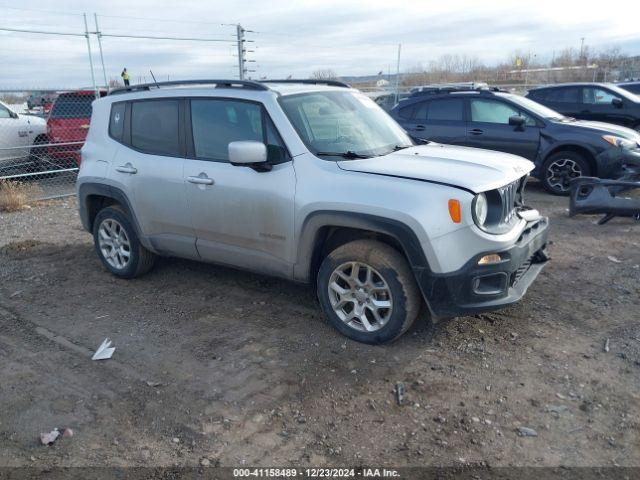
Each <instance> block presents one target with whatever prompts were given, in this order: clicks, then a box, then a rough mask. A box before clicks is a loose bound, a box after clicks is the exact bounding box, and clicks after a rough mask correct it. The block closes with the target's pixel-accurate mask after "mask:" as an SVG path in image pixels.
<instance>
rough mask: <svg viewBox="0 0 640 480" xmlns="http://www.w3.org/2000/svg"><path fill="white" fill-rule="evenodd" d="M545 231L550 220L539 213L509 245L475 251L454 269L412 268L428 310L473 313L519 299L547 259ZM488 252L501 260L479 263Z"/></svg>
mask: <svg viewBox="0 0 640 480" xmlns="http://www.w3.org/2000/svg"><path fill="white" fill-rule="evenodd" d="M548 234H549V221H548V219H547V218H546V217H541V218H540V219H539V220H537V221H532V222H529V224H527V227H526V228H525V229H524V231H523V232H522V234H521V235H520V237H519V239H518V241H517V242H516V243H515V245H513V246H512V247H510V248H508V249H506V250H501V251H499V252H484V253H480V254H478V255H474V256H473V258H471V259H470V260H469V261H468V262H467V263H466V264H465V265H464V266H463V267H462V268H461V269H460V270H458V271H456V272H452V273H447V274H435V273H433V272H429V271H427V270H426V269H422V270H420V271H415V273H416V278H417V280H418V284H419V286H420V289H421V290H422V294H423V296H424V298H425V300H426V302H427V305H428V306H429V309H430V311H431V314H432V315H433V316H434V317H436V318H448V317H458V316H462V315H473V314H476V313H480V312H485V311H490V310H497V309H499V308H502V307H505V306H507V305H510V304H512V303H515V302H517V301H519V300H520V299H521V298H522V297H523V296H524V294H525V292H526V291H527V288H529V286H530V285H531V284H532V283H533V281H534V280H535V279H536V277H537V276H538V274H539V273H540V271H541V270H542V268H543V267H544V266H545V265H546V263H547V261H548V260H549V257H548V255H547V251H546V247H547V243H548ZM487 253H498V254H499V255H500V257H501V260H500V261H499V262H497V263H493V264H489V265H483V264H480V263H479V261H480V259H481V258H482V257H484V256H485V255H487Z"/></svg>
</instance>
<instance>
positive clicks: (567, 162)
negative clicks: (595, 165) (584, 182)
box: [547, 158, 582, 192]
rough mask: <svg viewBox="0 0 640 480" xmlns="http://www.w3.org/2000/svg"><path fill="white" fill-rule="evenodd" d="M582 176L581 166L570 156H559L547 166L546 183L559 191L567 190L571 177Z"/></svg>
mask: <svg viewBox="0 0 640 480" xmlns="http://www.w3.org/2000/svg"><path fill="white" fill-rule="evenodd" d="M581 176H582V168H580V165H579V164H578V162H576V161H575V160H572V159H571V158H559V159H558V160H555V161H554V162H552V163H551V164H550V165H549V167H547V183H548V184H549V186H550V187H551V188H553V189H554V190H557V191H560V192H566V191H568V190H569V187H570V182H571V179H573V178H578V177H581Z"/></svg>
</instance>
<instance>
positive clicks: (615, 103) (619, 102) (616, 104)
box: [611, 98, 624, 108]
mask: <svg viewBox="0 0 640 480" xmlns="http://www.w3.org/2000/svg"><path fill="white" fill-rule="evenodd" d="M611 105H613V106H614V107H616V108H622V105H624V104H623V103H622V100H621V99H619V98H613V99H612V100H611Z"/></svg>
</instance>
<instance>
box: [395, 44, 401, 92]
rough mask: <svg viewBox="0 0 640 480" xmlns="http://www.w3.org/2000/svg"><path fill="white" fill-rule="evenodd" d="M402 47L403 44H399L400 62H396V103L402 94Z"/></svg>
mask: <svg viewBox="0 0 640 480" xmlns="http://www.w3.org/2000/svg"><path fill="white" fill-rule="evenodd" d="M401 49H402V44H401V43H399V44H398V63H397V64H396V103H398V98H399V95H400V91H399V89H400V50H401Z"/></svg>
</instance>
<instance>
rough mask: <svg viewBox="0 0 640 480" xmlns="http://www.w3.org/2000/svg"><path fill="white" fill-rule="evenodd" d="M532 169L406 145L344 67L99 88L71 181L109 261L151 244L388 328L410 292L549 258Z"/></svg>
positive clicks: (365, 330) (427, 296)
mask: <svg viewBox="0 0 640 480" xmlns="http://www.w3.org/2000/svg"><path fill="white" fill-rule="evenodd" d="M532 169H533V164H532V163H531V162H529V161H527V160H524V159H522V158H520V157H517V156H513V155H508V154H504V153H498V152H493V151H486V150H479V149H474V148H465V147H457V146H449V145H440V144H435V143H428V144H419V143H418V142H417V141H414V140H413V139H412V138H410V137H409V136H408V135H407V134H406V133H405V132H404V131H403V130H402V128H401V127H400V126H398V124H397V123H395V122H394V121H393V120H392V119H391V118H390V117H389V116H388V115H387V114H386V113H385V112H383V111H382V110H381V109H380V108H379V107H378V106H377V105H376V104H375V103H374V102H373V101H372V100H370V99H369V98H368V97H366V96H365V95H363V94H362V93H360V92H359V91H357V90H354V89H352V88H349V86H348V85H345V84H342V83H340V82H312V81H304V80H303V81H291V80H287V81H267V82H252V81H236V80H207V81H185V82H166V83H159V84H150V85H137V86H132V87H127V88H125V89H120V90H115V91H112V92H111V93H110V94H109V95H108V96H106V97H104V98H102V99H100V100H96V101H95V102H94V104H93V115H92V118H91V128H90V130H89V134H88V137H87V141H86V143H85V145H84V147H83V148H82V164H81V167H80V173H79V177H78V197H79V205H80V215H81V217H82V222H83V224H84V227H85V228H86V229H87V230H88V231H89V232H92V233H93V237H94V241H95V247H96V251H97V253H98V256H99V257H100V259H101V261H102V263H103V264H104V266H105V267H106V268H107V269H108V270H109V271H110V272H111V273H113V274H114V275H117V276H119V277H124V278H133V277H136V276H138V275H141V274H143V273H145V272H147V271H148V270H149V269H151V267H152V266H153V263H154V260H155V258H156V256H158V255H160V256H176V257H183V258H190V259H195V260H201V261H206V262H213V263H217V264H224V265H229V266H233V267H237V268H242V269H246V270H252V271H255V272H259V273H262V274H268V275H275V276H278V277H283V278H287V279H290V280H294V281H297V282H305V283H310V284H313V285H314V286H315V288H316V291H317V296H318V299H319V302H320V306H321V308H322V310H323V311H324V313H325V315H326V317H327V319H328V320H329V322H330V323H331V324H332V325H333V326H334V327H335V328H336V329H338V330H339V331H340V332H342V333H343V334H345V335H346V336H348V337H350V338H352V339H354V340H357V341H360V342H366V343H383V342H388V341H391V340H393V339H395V338H397V337H398V336H400V335H401V334H402V333H403V332H405V331H406V330H407V329H408V328H409V326H410V325H411V324H412V323H413V321H414V320H415V318H416V317H417V316H418V314H419V312H420V311H421V307H422V306H423V305H424V306H426V308H427V309H428V310H429V313H430V315H431V316H432V317H435V318H442V317H453V316H457V315H467V314H474V313H477V312H481V311H485V310H492V309H496V308H500V307H503V306H505V305H508V304H511V303H513V302H516V301H518V300H519V299H520V298H521V297H522V296H523V295H524V293H525V291H526V289H527V287H528V286H529V285H530V284H531V283H532V282H533V280H534V279H535V278H536V276H537V275H538V273H539V272H540V270H541V269H542V268H543V266H544V264H545V263H546V261H547V255H546V253H545V247H546V244H547V230H548V222H547V219H546V218H544V217H541V216H540V215H539V214H538V213H537V211H535V210H532V209H530V208H527V207H525V206H524V205H523V203H522V202H523V200H522V194H523V189H524V185H525V181H526V178H527V175H528V173H529V172H530V171H531V170H532ZM292 321H293V320H292Z"/></svg>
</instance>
